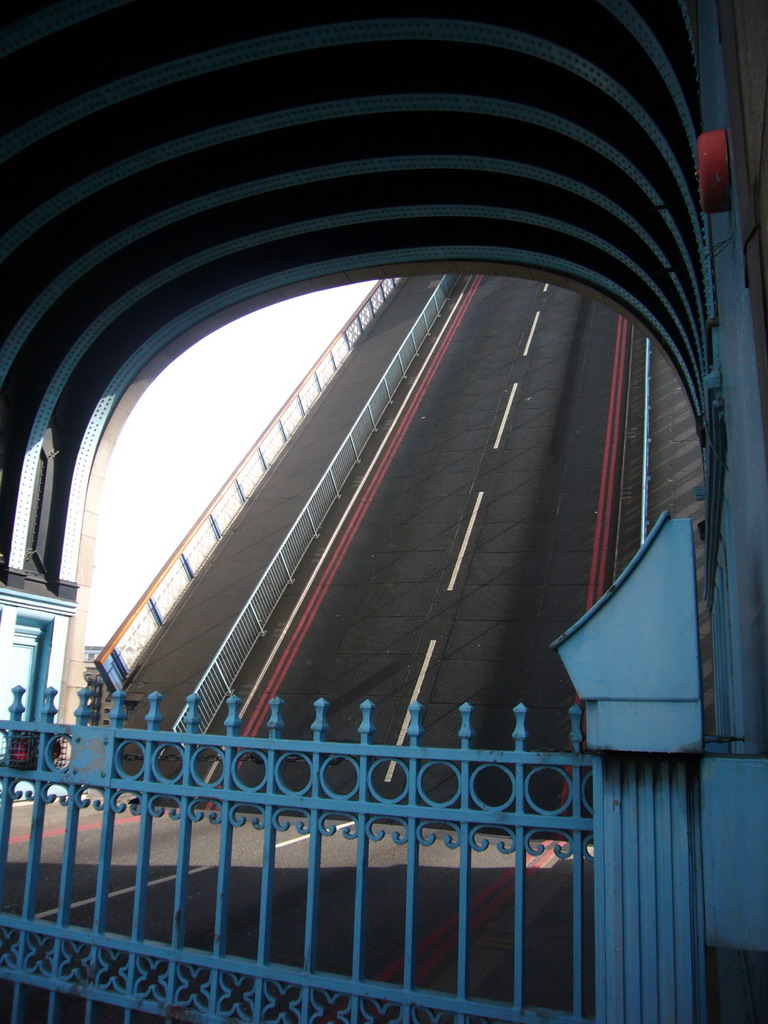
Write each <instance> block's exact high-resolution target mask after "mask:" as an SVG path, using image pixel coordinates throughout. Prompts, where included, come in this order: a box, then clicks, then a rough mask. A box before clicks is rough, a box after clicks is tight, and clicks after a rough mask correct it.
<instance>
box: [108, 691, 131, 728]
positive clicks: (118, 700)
mask: <svg viewBox="0 0 768 1024" xmlns="http://www.w3.org/2000/svg"><path fill="white" fill-rule="evenodd" d="M125 698H126V693H125V690H115V692H114V693H113V694H112V713H111V714H110V716H109V719H110V724H111V725H112V727H113V728H114V729H122V727H123V725H124V724H125V720H126V718H127V717H128V712H127V711H126V710H125Z"/></svg>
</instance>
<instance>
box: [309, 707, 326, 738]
mask: <svg viewBox="0 0 768 1024" xmlns="http://www.w3.org/2000/svg"><path fill="white" fill-rule="evenodd" d="M328 706H329V705H328V701H327V700H326V699H325V698H324V697H318V698H317V700H316V701H315V703H314V708H315V720H314V722H313V723H312V736H313V738H314V739H315V740H317V741H318V742H319V741H321V740H322V739H323V738H324V737H325V734H326V733H327V732H328Z"/></svg>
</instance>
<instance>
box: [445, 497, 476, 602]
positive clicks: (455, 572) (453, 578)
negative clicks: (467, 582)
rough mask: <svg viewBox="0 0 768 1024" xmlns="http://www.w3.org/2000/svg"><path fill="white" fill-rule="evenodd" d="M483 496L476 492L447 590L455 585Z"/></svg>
mask: <svg viewBox="0 0 768 1024" xmlns="http://www.w3.org/2000/svg"><path fill="white" fill-rule="evenodd" d="M484 494H485V491H478V492H477V500H476V501H475V507H474V509H473V510H472V515H471V517H470V520H469V522H468V523H467V530H466V533H465V534H464V540H463V541H462V544H461V550H460V551H459V557H458V558H457V559H456V565H454V567H453V573H452V574H451V581H450V583H449V584H448V590H453V588H454V585H455V583H456V577H457V576H458V575H459V569H460V568H461V562H462V559H463V558H464V555H465V554H466V553H467V545H468V544H469V535H470V534H471V533H472V528H473V526H474V525H475V520H476V519H477V513H478V510H479V508H480V502H481V501H482V500H483V495H484Z"/></svg>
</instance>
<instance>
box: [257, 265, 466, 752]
mask: <svg viewBox="0 0 768 1024" xmlns="http://www.w3.org/2000/svg"><path fill="white" fill-rule="evenodd" d="M481 281H482V276H477V277H476V278H475V279H474V280H473V282H472V284H471V285H469V287H468V289H465V290H464V291H463V292H462V293H461V295H460V296H459V298H458V300H457V302H456V305H455V306H454V309H453V311H452V312H451V314H450V316H449V317H448V319H447V321H446V323H445V324H444V325H443V327H442V329H441V330H440V333H439V334H438V336H437V338H436V340H435V343H434V345H433V346H432V348H431V350H430V352H429V355H428V356H427V358H426V360H425V362H424V364H423V365H422V366H421V368H420V369H419V372H418V374H417V375H416V378H415V380H414V381H413V384H412V385H411V388H410V390H409V391H408V394H407V396H406V398H405V400H404V402H403V404H402V406H401V407H400V409H399V410H398V412H397V413H396V415H395V418H394V420H393V422H392V424H391V426H390V427H389V429H388V431H387V433H386V434H385V436H384V440H383V441H382V443H381V445H380V446H379V449H378V451H377V452H376V454H375V456H374V458H373V460H372V462H371V465H370V466H369V467H368V469H367V470H366V472H365V474H364V476H363V479H362V480H361V481H360V484H359V485H358V487H357V489H356V491H355V493H354V495H353V497H352V500H351V501H350V503H349V505H348V506H347V508H346V510H345V512H344V514H343V516H342V517H341V520H340V521H339V524H338V526H337V527H336V529H335V531H334V533H333V535H332V537H331V539H330V540H329V542H328V544H327V546H326V548H325V550H324V551H323V553H322V555H321V556H320V559H319V561H318V563H317V565H316V567H315V570H314V572H313V573H312V576H311V577H310V580H309V582H308V583H307V585H306V587H305V588H304V591H303V592H302V594H301V596H300V597H299V599H298V601H297V602H296V605H295V606H294V609H293V611H292V612H291V615H290V617H289V619H288V621H287V623H286V625H285V628H284V629H283V631H282V633H281V634H280V637H279V638H278V640H277V641H276V643H275V645H274V647H273V648H272V651H271V652H270V655H269V657H268V658H267V661H266V663H265V664H264V667H263V669H262V671H261V672H260V674H259V676H258V678H257V679H256V682H255V683H254V685H253V687H252V689H251V692H250V694H249V695H248V698H247V699H246V701H245V703H244V705H243V707H242V708H241V710H240V714H241V717H242V718H243V720H244V719H245V712H246V710H247V708H248V706H249V705H250V703H251V701H252V700H253V699H254V698H255V697H256V696H257V694H258V695H259V699H258V701H257V704H256V708H255V710H254V712H253V714H252V715H251V717H250V719H249V720H248V722H247V724H246V725H245V727H244V729H243V734H244V735H246V736H250V735H253V734H254V733H255V732H256V730H258V728H259V727H260V725H261V723H262V721H263V720H264V718H265V717H266V714H267V712H268V710H269V706H268V701H269V700H270V698H271V697H272V695H273V694H274V693H275V692H276V691H277V689H278V688H279V686H280V684H281V682H282V680H283V677H284V676H285V674H286V672H287V671H288V668H289V667H290V664H291V663H292V661H293V659H294V657H295V655H296V652H297V650H298V647H299V644H300V643H301V641H302V640H303V638H304V634H305V633H306V631H307V629H308V628H309V625H310V623H311V621H312V619H313V618H314V616H315V613H316V611H317V607H318V606H319V603H320V601H321V600H322V598H323V597H324V596H325V593H326V591H327V589H328V587H329V586H330V581H331V579H332V578H333V576H334V575H335V572H336V570H337V568H338V566H339V564H340V562H341V560H342V559H343V557H344V555H345V553H346V550H347V547H348V546H349V544H350V543H351V540H352V537H353V536H354V534H355V532H356V531H357V528H358V526H359V524H360V520H361V519H362V517H363V515H364V514H365V511H366V510H367V508H368V505H369V504H370V503H371V500H372V499H373V496H374V494H375V492H376V489H377V488H378V486H379V484H380V482H381V480H382V478H383V476H384V474H385V473H386V471H387V469H388V468H389V464H390V462H391V461H392V459H393V458H394V454H395V452H396V451H397V448H398V447H399V445H400V442H401V441H402V438H403V436H404V434H405V431H406V430H407V429H408V427H409V426H410V424H411V422H412V420H413V417H414V416H415V414H416V410H417V408H418V405H419V403H420V402H421V399H422V398H423V396H424V392H425V391H426V389H427V387H428V386H429V384H430V383H431V381H432V377H433V376H434V374H435V373H436V372H437V368H438V366H439V365H440V360H442V358H443V355H444V354H445V350H446V348H447V347H448V345H449V344H450V342H451V341H452V340H453V337H454V335H455V333H456V331H457V330H458V328H459V325H460V323H461V321H462V319H463V318H464V314H465V313H466V311H467V309H468V307H469V305H470V303H471V302H472V300H473V298H474V296H475V293H476V292H477V289H478V288H479V286H480V282H481ZM444 334H445V335H446V337H445V338H444V339H443V335H444ZM433 355H434V356H435V359H434V360H433ZM422 376H423V378H424V379H423V380H422ZM414 392H416V394H415V398H414ZM412 399H413V401H412ZM409 403H412V404H410V405H409ZM406 410H407V412H406ZM401 417H403V419H402V422H400V420H401ZM393 435H394V437H393ZM388 445H389V446H390V448H389V451H387V452H386V454H384V457H383V459H382V463H381V465H378V462H379V459H380V458H381V457H382V455H383V453H385V451H386V449H387V446H388ZM374 469H375V474H374V477H373V479H372V480H371V481H370V482H368V477H369V476H370V474H371V473H372V472H373V471H374ZM366 484H368V486H367V489H366V490H365V493H364V494H362V497H360V495H361V492H363V488H364V487H365V486H366ZM350 514H351V520H350V522H349V523H348V524H347V522H346V521H347V518H348V517H349V516H350ZM345 526H346V529H345V532H344V534H343V536H342V538H341V541H340V542H339V547H338V548H336V550H335V551H334V550H333V549H334V545H335V544H336V543H337V538H338V537H339V534H340V533H341V531H342V528H344V527H345ZM329 555H330V560H329V564H328V565H327V566H326V567H325V571H324V575H323V576H322V578H321V580H320V582H319V583H318V585H317V588H318V589H317V590H316V591H315V593H314V594H313V596H312V597H310V600H309V603H308V605H307V608H306V609H305V610H304V613H303V615H302V616H301V618H300V620H299V623H298V625H297V627H296V630H295V632H294V634H293V636H292V637H291V638H290V639H289V642H288V646H287V648H286V649H285V650H284V651H283V653H282V655H281V657H280V659H279V660H278V665H277V667H276V668H275V670H274V672H273V673H272V676H271V677H270V678H269V680H268V682H267V684H266V686H265V688H264V690H263V692H260V689H261V685H262V683H263V681H264V678H265V676H266V675H267V672H268V671H269V669H270V666H271V664H272V661H273V660H274V659H275V657H276V656H277V654H278V651H279V650H280V648H281V646H282V644H283V642H284V641H285V639H286V637H288V636H289V634H290V632H291V630H292V628H293V623H294V619H295V618H296V616H297V615H298V614H299V611H300V610H301V608H302V605H303V603H304V601H305V600H306V598H307V595H308V594H310V592H311V590H312V588H313V586H315V581H316V580H317V576H318V574H319V573H320V570H321V569H322V567H323V564H324V562H325V560H326V559H327V558H328V557H329Z"/></svg>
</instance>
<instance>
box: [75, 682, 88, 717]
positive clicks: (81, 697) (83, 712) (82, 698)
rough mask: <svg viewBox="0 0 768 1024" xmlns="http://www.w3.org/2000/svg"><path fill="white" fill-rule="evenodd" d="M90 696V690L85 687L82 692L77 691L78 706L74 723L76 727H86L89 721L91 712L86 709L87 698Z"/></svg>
mask: <svg viewBox="0 0 768 1024" xmlns="http://www.w3.org/2000/svg"><path fill="white" fill-rule="evenodd" d="M90 695H91V690H89V689H88V687H87V686H84V687H83V688H82V690H78V691H77V697H78V704H77V710H76V711H75V722H76V723H77V724H78V725H83V726H85V725H88V723H89V722H90V720H91V716H92V712H91V709H90V708H89V707H88V698H89V697H90Z"/></svg>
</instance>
